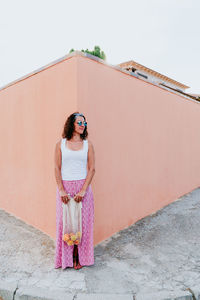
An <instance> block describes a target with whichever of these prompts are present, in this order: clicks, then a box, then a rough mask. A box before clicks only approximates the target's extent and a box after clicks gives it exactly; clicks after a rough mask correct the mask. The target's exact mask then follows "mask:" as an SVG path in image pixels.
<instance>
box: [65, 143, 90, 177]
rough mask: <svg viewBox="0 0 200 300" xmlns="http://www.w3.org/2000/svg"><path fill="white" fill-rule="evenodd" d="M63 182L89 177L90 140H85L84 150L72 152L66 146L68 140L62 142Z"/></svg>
mask: <svg viewBox="0 0 200 300" xmlns="http://www.w3.org/2000/svg"><path fill="white" fill-rule="evenodd" d="M61 152H62V164H61V177H62V180H79V179H85V178H86V176H87V155H88V140H83V148H82V149H80V150H71V149H69V148H68V147H67V146H66V138H62V141H61Z"/></svg>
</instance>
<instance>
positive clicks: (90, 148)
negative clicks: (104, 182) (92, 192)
mask: <svg viewBox="0 0 200 300" xmlns="http://www.w3.org/2000/svg"><path fill="white" fill-rule="evenodd" d="M94 173H95V153H94V147H93V145H92V143H91V142H90V141H88V173H87V177H86V179H85V182H84V185H83V187H82V190H84V191H86V190H87V187H88V186H89V184H90V182H91V181H92V178H93V176H94Z"/></svg>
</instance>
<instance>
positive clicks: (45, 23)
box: [0, 0, 200, 94]
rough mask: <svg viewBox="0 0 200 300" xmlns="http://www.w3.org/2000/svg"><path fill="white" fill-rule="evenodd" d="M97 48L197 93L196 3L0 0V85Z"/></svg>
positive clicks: (113, 60)
mask: <svg viewBox="0 0 200 300" xmlns="http://www.w3.org/2000/svg"><path fill="white" fill-rule="evenodd" d="M95 45H98V46H100V48H101V50H103V51H104V52H105V54H106V57H107V62H108V63H110V64H119V63H121V62H125V61H128V60H131V59H133V60H135V61H136V62H138V63H140V64H142V65H145V66H146V67H149V68H151V69H153V70H155V71H157V72H160V73H162V74H164V75H166V76H169V77H170V78H172V79H174V80H177V81H179V82H181V83H183V84H186V85H188V86H190V88H189V89H187V90H186V91H187V92H189V93H198V94H200V76H199V72H200V71H199V70H200V0H101V1H95V0H76V1H74V0H70V1H68V0H0V87H2V86H3V85H5V84H7V83H9V82H11V81H13V80H15V79H17V78H19V77H21V76H24V75H26V74H28V73H30V72H32V71H34V70H36V69H38V68H40V67H42V66H44V65H46V64H48V63H50V62H52V61H54V60H56V59H58V58H60V57H62V56H64V55H66V54H68V52H69V50H70V49H71V48H74V49H75V50H81V49H87V48H88V49H89V50H93V48H94V46H95Z"/></svg>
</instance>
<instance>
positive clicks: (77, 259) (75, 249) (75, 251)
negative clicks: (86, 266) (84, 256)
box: [73, 245, 82, 270]
mask: <svg viewBox="0 0 200 300" xmlns="http://www.w3.org/2000/svg"><path fill="white" fill-rule="evenodd" d="M73 262H74V269H75V270H79V269H81V268H82V266H81V265H80V263H79V258H78V248H77V245H75V246H74V256H73Z"/></svg>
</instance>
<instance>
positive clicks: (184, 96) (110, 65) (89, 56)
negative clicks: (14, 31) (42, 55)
mask: <svg viewBox="0 0 200 300" xmlns="http://www.w3.org/2000/svg"><path fill="white" fill-rule="evenodd" d="M75 56H76V57H78V56H81V57H85V58H89V59H92V60H95V61H97V62H99V63H101V64H104V65H106V66H108V67H111V68H113V69H115V70H117V71H120V72H122V73H124V74H127V75H129V76H131V77H135V78H137V79H138V80H141V81H143V82H146V83H147V84H151V85H154V86H156V87H158V88H161V89H164V90H167V91H169V92H170V93H172V94H176V95H178V96H180V97H181V98H184V99H188V100H191V101H192V102H195V103H198V104H200V101H198V100H195V99H192V98H191V97H189V96H186V95H183V94H179V93H178V92H175V91H172V90H169V89H167V88H166V87H163V86H160V85H158V84H156V83H152V82H150V81H148V80H145V79H142V78H140V77H139V76H138V75H137V74H135V73H134V72H131V71H127V70H125V69H122V68H121V67H120V66H119V65H113V64H110V63H108V62H106V61H104V60H103V59H101V58H99V57H97V56H95V55H92V54H89V53H86V52H82V51H79V50H76V51H73V52H71V53H69V54H67V55H64V56H63V57H60V58H58V59H56V60H54V61H52V62H50V63H48V64H46V65H44V66H42V67H40V68H38V69H36V70H34V71H32V72H30V73H28V74H26V75H24V76H22V77H20V78H17V79H16V80H14V81H11V82H9V83H7V84H6V85H4V86H2V87H0V92H1V91H2V90H4V89H6V88H8V87H10V86H12V85H14V84H16V83H18V82H20V81H22V80H25V79H27V78H29V77H30V76H33V75H36V74H37V73H39V72H42V71H44V70H46V69H48V68H50V67H53V66H54V65H56V64H58V63H61V62H62V61H65V60H68V59H71V58H73V57H75Z"/></svg>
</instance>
